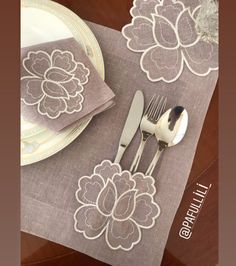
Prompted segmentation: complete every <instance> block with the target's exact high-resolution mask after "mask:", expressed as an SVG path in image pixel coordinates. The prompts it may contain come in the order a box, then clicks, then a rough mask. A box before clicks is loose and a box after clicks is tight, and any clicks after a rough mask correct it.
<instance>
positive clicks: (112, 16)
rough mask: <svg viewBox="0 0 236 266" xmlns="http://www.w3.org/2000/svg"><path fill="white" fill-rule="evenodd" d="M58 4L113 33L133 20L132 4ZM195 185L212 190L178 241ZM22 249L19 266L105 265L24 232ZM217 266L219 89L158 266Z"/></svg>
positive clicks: (89, 0) (110, 0) (124, 0)
mask: <svg viewBox="0 0 236 266" xmlns="http://www.w3.org/2000/svg"><path fill="white" fill-rule="evenodd" d="M57 2H59V3H61V4H63V5H65V6H67V7H68V8H70V9H71V10H73V11H74V12H75V13H77V14H78V15H79V16H80V17H81V18H83V19H86V20H89V21H92V22H95V23H98V24H101V25H105V26H107V27H110V28H114V29H117V30H120V29H121V28H122V27H123V26H124V25H125V24H127V23H128V22H129V21H130V19H131V17H130V14H129V10H130V8H131V6H132V0H86V1H85V0H57ZM197 182H200V183H202V184H205V185H208V184H212V187H211V189H210V191H209V193H208V196H207V198H206V200H205V203H204V205H203V207H202V209H201V212H200V214H199V216H198V219H197V222H196V223H195V226H194V229H193V233H192V237H191V238H190V239H189V240H185V239H182V238H180V237H179V230H180V228H181V224H182V222H183V220H184V217H185V216H186V212H187V210H188V207H189V205H190V203H191V200H192V198H193V191H194V190H195V188H196V183H197ZM21 247H22V248H21V261H22V266H23V265H24V266H26V265H27V266H30V265H37V266H54V265H55V266H90V265H91V266H102V265H106V264H104V263H102V262H99V261H97V260H95V259H93V258H91V257H89V256H86V255H84V254H82V253H79V252H77V251H74V250H71V249H69V248H66V247H63V246H61V245H58V244H56V243H52V242H50V241H47V240H44V239H41V238H39V237H36V236H32V235H29V234H26V233H23V232H22V234H21ZM217 263H218V86H217V87H216V90H215V92H214V95H213V98H212V100H211V103H210V107H209V110H208V112H207V116H206V119H205V123H204V127H203V130H202V133H201V137H200V140H199V143H198V148H197V152H196V155H195V158H194V163H193V166H192V170H191V174H190V177H189V180H188V184H187V186H186V189H185V193H184V196H183V199H182V202H181V204H180V207H179V209H178V212H177V214H176V217H175V220H174V222H173V225H172V228H171V231H170V234H169V238H168V242H167V245H166V249H165V253H164V257H163V261H162V266H172V265H173V266H181V265H187V266H215V265H216V264H217ZM130 266H132V265H130ZM144 266H145V265H144Z"/></svg>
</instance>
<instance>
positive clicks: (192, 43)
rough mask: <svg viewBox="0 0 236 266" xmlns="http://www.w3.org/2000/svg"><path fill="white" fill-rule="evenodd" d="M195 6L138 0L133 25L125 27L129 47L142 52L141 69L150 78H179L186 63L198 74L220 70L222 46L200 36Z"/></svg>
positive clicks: (171, 1) (133, 11) (124, 33)
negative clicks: (219, 62) (219, 60)
mask: <svg viewBox="0 0 236 266" xmlns="http://www.w3.org/2000/svg"><path fill="white" fill-rule="evenodd" d="M199 8H200V5H198V6H196V7H195V8H194V9H193V8H192V6H191V7H190V6H189V7H185V5H184V4H183V3H182V2H180V1H175V0H163V1H158V0H135V1H134V6H133V8H132V9H131V11H130V12H131V15H132V16H133V19H132V22H131V24H128V25H126V26H125V27H124V28H123V29H122V33H123V35H124V37H125V38H126V39H127V46H128V48H129V49H130V50H131V51H133V52H138V53H142V56H141V59H140V65H141V69H142V70H143V71H144V72H145V73H146V74H147V77H148V79H149V80H150V81H153V82H155V81H159V80H163V81H165V82H167V83H170V82H174V81H176V80H177V79H178V78H179V77H180V75H181V74H182V72H183V69H184V65H186V66H187V68H188V69H189V70H190V71H191V72H192V73H193V74H195V75H198V76H206V75H208V74H209V73H210V72H211V71H212V70H217V69H218V46H217V45H216V44H212V43H208V42H205V41H203V40H202V39H200V37H199V36H198V35H197V32H196V29H195V16H196V14H197V12H198V10H199Z"/></svg>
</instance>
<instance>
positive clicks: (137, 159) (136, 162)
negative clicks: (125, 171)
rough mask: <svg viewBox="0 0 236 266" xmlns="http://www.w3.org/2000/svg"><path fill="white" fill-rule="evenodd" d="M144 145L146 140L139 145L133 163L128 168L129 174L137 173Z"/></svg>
mask: <svg viewBox="0 0 236 266" xmlns="http://www.w3.org/2000/svg"><path fill="white" fill-rule="evenodd" d="M145 144H146V140H143V139H142V140H141V142H140V145H139V148H138V151H137V153H136V155H135V157H134V160H133V163H132V165H131V167H130V172H131V173H134V172H136V171H137V169H138V166H139V162H140V159H141V156H142V153H143V149H144V146H145Z"/></svg>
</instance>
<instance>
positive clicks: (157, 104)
mask: <svg viewBox="0 0 236 266" xmlns="http://www.w3.org/2000/svg"><path fill="white" fill-rule="evenodd" d="M166 102H167V98H166V97H164V96H162V97H160V96H159V95H158V96H156V94H154V95H153V96H152V98H151V100H150V102H149V104H148V107H147V109H146V110H145V114H144V115H147V118H148V120H150V121H153V122H154V123H156V122H157V121H158V119H159V118H160V116H161V115H162V113H163V112H164V110H165V107H166Z"/></svg>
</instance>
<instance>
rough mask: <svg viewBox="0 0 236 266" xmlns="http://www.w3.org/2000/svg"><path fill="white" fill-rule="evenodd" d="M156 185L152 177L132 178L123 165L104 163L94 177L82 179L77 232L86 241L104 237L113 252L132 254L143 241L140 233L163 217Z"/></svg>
mask: <svg viewBox="0 0 236 266" xmlns="http://www.w3.org/2000/svg"><path fill="white" fill-rule="evenodd" d="M154 184H155V181H154V179H153V178H152V177H151V176H144V175H143V174H142V173H136V174H134V175H133V176H132V175H131V173H130V172H128V171H122V170H121V167H120V165H118V164H115V163H112V162H110V161H107V160H105V161H103V162H102V163H101V164H100V165H97V166H96V167H95V169H94V172H93V174H92V176H84V177H82V178H80V179H79V183H78V186H79V189H78V190H77V191H76V199H77V201H78V202H79V203H80V204H81V206H80V207H79V208H78V209H77V210H76V212H75V214H74V220H75V224H74V228H75V231H77V232H79V233H82V234H83V236H84V237H85V238H87V239H97V238H99V237H100V236H101V235H102V234H104V235H105V241H106V243H107V245H108V246H109V247H110V248H111V249H113V250H117V249H122V250H126V251H129V250H131V249H132V248H133V247H134V246H135V245H136V244H138V243H139V242H140V240H141V235H142V231H141V229H147V228H151V227H153V226H154V224H155V220H156V218H157V217H158V216H159V215H160V207H159V206H158V204H157V203H156V202H155V201H154V198H153V196H154V194H155V193H156V188H155V185H154Z"/></svg>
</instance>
